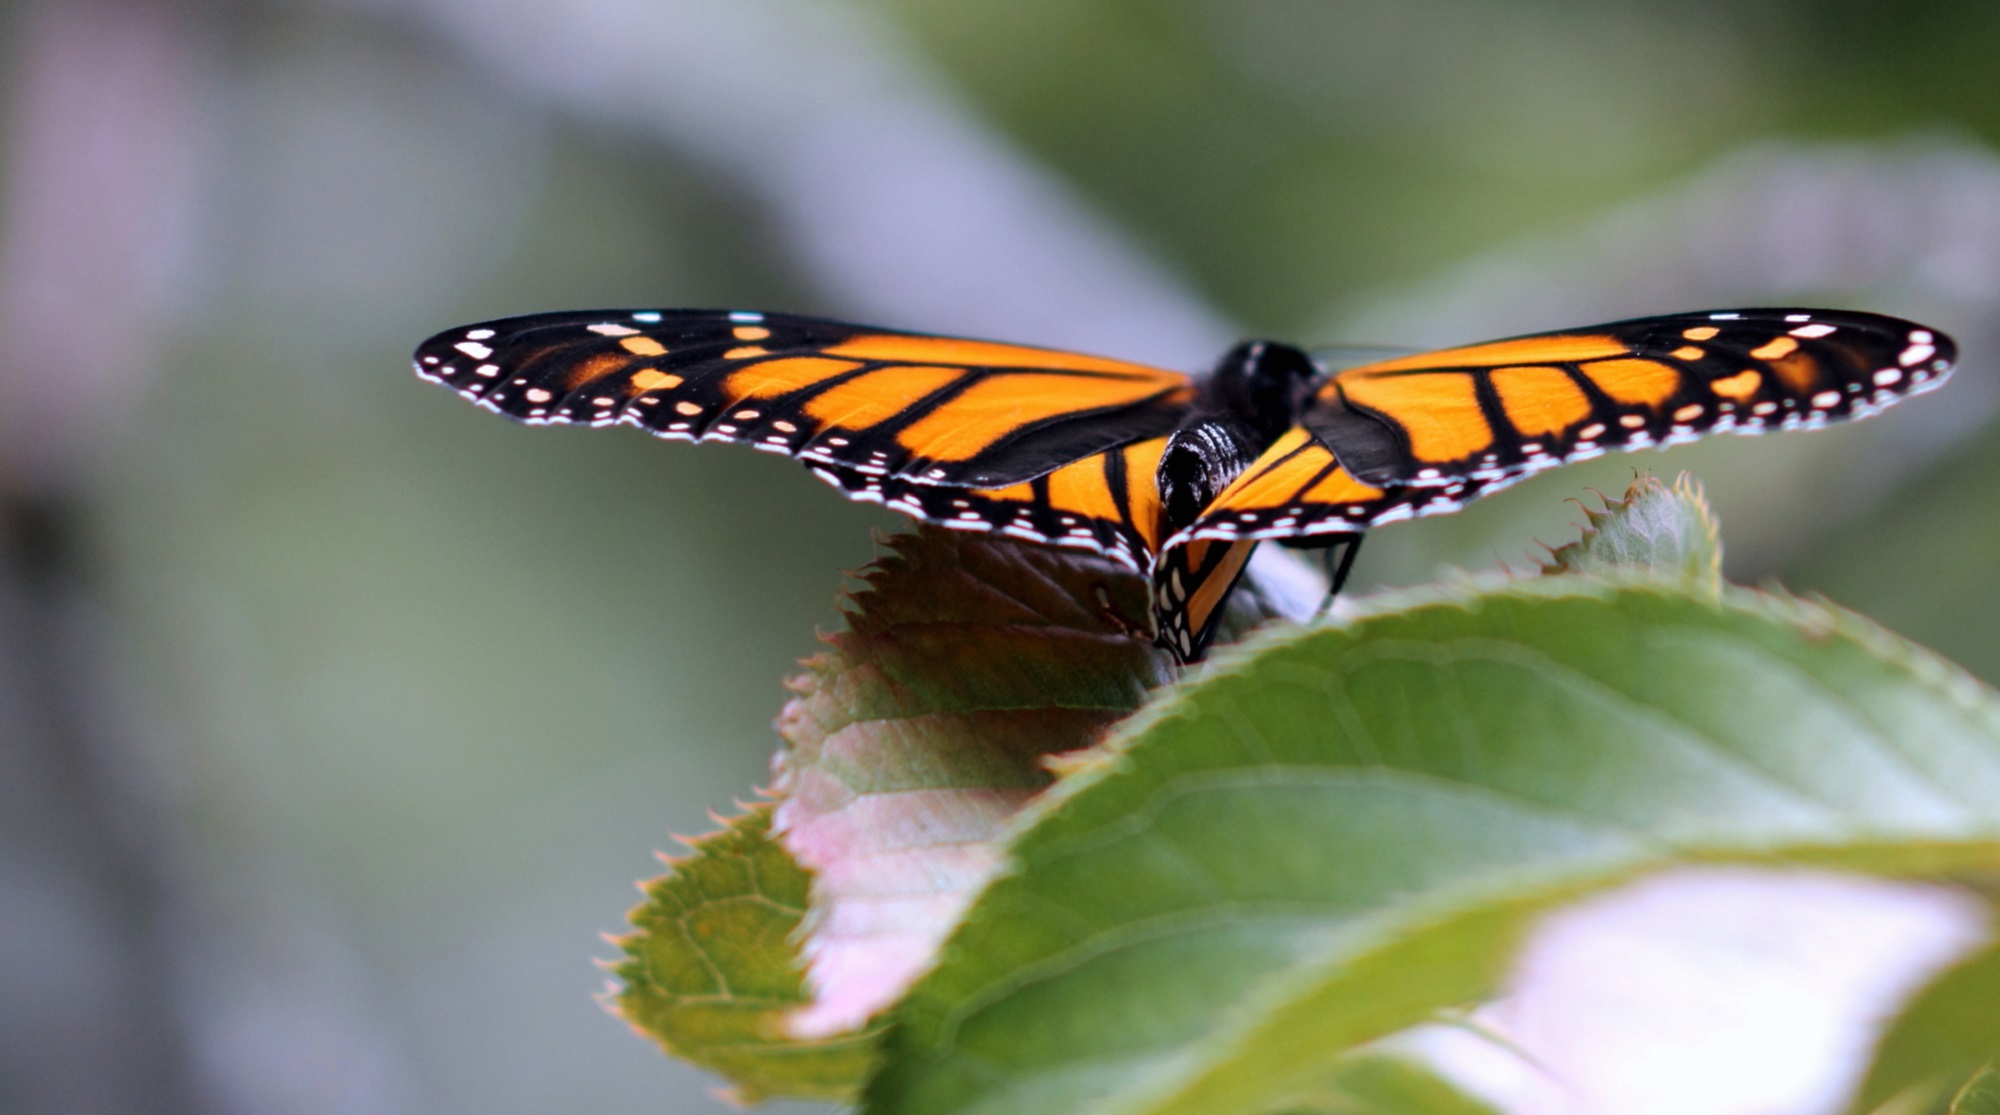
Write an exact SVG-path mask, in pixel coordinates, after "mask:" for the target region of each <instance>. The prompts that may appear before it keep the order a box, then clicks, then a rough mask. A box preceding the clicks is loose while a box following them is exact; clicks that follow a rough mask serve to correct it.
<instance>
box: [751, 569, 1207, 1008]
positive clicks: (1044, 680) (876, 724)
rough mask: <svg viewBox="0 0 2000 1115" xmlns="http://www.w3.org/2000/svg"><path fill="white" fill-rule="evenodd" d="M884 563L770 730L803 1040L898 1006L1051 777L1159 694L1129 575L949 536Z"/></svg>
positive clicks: (1158, 673)
mask: <svg viewBox="0 0 2000 1115" xmlns="http://www.w3.org/2000/svg"><path fill="white" fill-rule="evenodd" d="M889 547H890V550H889V553H887V554H886V555H885V556H883V557H882V558H881V559H880V560H878V561H877V562H876V563H875V564H874V565H873V566H872V567H871V568H870V569H868V570H867V571H865V572H864V573H863V574H862V578H863V580H864V582H865V584H866V589H865V590H864V591H863V592H861V593H860V594H858V595H857V596H856V598H855V600H854V602H853V606H852V607H851V608H850V609H849V612H848V615H847V630H845V631H841V632H839V633H837V634H834V635H829V636H825V641H826V643H827V644H828V649H827V650H826V651H825V652H824V653H822V654H820V655H818V656H816V657H814V658H811V659H808V660H807V661H806V663H805V666H806V672H805V673H804V674H803V675H802V676H800V677H798V678H795V679H794V680H793V681H792V683H791V686H792V688H793V690H794V691H795V692H796V693H797V696H796V698H795V699H793V700H792V701H791V703H790V704H788V705H786V707H785V710H784V712H783V714H781V715H780V717H779V719H778V729H779V732H780V734H782V735H783V736H784V738H785V741H786V743H787V744H788V746H787V748H786V750H785V751H784V753H783V754H782V755H781V756H780V757H779V760H778V764H777V776H776V779H775V781H774V792H775V793H776V794H777V795H778V796H779V797H780V798H781V799H782V800H781V803H780V804H779V806H778V809H777V814H776V817H777V826H776V831H777V832H778V833H779V836H780V839H782V840H783V841H784V842H785V845H786V847H788V848H789V849H791V851H792V853H793V854H794V855H796V856H797V857H798V858H799V860H800V862H802V863H804V864H806V865H807V866H808V867H810V868H811V869H812V870H813V872H814V874H815V876H816V879H817V881H816V884H815V886H814V888H813V892H812V917H811V919H810V921H809V923H808V926H809V929H810V937H809V939H808V941H807V942H806V951H805V955H806V956H807V958H808V960H809V961H810V962H811V971H810V978H811V983H812V986H813V990H814V992H815V994H814V1002H813V1004H812V1006H811V1007H810V1008H808V1009H806V1010H802V1011H801V1012H800V1013H798V1014H797V1015H796V1016H794V1017H793V1018H792V1019H791V1020H790V1022H789V1026H790V1028H791V1030H792V1032H794V1033H797V1034H801V1035H803V1036H810V1037H823V1036H827V1035H831V1034H836V1033H840V1032H842V1031H845V1030H850V1029H853V1028H855V1027H857V1026H859V1025H861V1024H862V1023H863V1022H864V1021H865V1020H866V1019H867V1018H868V1017H869V1016H870V1015H871V1014H873V1013H875V1011H876V1010H878V1009H880V1008H882V1007H885V1006H887V1005H889V1004H890V1003H893V1002H894V1001H895V1000H896V998H897V997H898V996H899V995H901V993H902V992H903V990H904V989H905V988H906V987H908V986H909V984H910V982H911V981H912V980H914V979H915V978H916V977H917V976H918V975H920V974H921V973H922V972H923V971H924V969H925V968H927V967H928V966H929V963H930V960H931V957H932V956H933V955H934V954H935V952H936V949H937V946H938V944H939V943H941V942H942V941H943V940H944V937H945V935H946V934H947V933H948V932H950V930H951V928H952V927H953V926H954V925H955V924H956V923H957V920H958V917H959V915H960V914H961V913H962V912H963V911H964V909H965V906H966V904H967V903H968V902H970V901H971V899H972V896H973V895H974V894H976V893H977V892H978V890H979V888H980V887H982V886H984V885H985V883H986V881H987V879H989V878H990V877H991V876H992V874H993V873H994V871H995V870H997V868H998V867H999V865H1000V863H1001V858H1002V857H1001V850H1000V843H999V841H1000V838H1001V836H1002V835H1003V834H1004V833H1005V832H1006V831H1008V828H1009V826H1010V824H1011V822H1012V818H1013V816H1014V814H1015V813H1016V812H1017V811H1019V809H1020V808H1021V807H1022V806H1023V805H1025V804H1026V803H1027V802H1028V800H1029V799H1030V798H1032V797H1033V796H1034V795H1036V794H1038V793H1040V792H1041V791H1042V790H1043V789H1045V788H1046V787H1047V786H1048V785H1049V783H1050V782H1051V780H1052V775H1051V773H1050V771H1049V768H1048V765H1047V764H1048V760H1049V759H1050V757H1051V756H1054V755H1058V754H1062V753H1066V752H1075V751H1079V750H1080V749H1084V748H1088V747H1090V746H1091V745H1093V744H1095V743H1096V742H1098V741H1099V739H1100V738H1101V737H1102V736H1103V734H1104V733H1105V731H1106V730H1107V729H1108V728H1109V727H1110V726H1111V725H1112V724H1114V723H1116V722H1117V721H1118V720H1120V719H1122V718H1124V717H1125V716H1127V715H1129V714H1130V713H1131V712H1132V710H1133V709H1135V708H1137V707H1139V704H1140V702H1141V701H1143V700H1144V698H1145V695H1146V692H1147V690H1148V689H1150V688H1151V687H1153V686H1155V685H1157V684H1159V683H1160V682H1162V681H1163V680H1165V679H1166V678H1167V677H1168V676H1169V673H1168V665H1167V663H1168V660H1167V659H1166V658H1165V657H1164V656H1163V655H1161V654H1160V653H1159V652H1158V651H1155V650H1154V649H1153V647H1152V645H1151V642H1150V640H1149V639H1147V638H1146V637H1145V636H1143V635H1141V634H1139V633H1138V632H1137V631H1136V629H1135V627H1134V625H1135V624H1136V623H1138V622H1143V618H1144V617H1145V616H1146V614H1147V612H1146V605H1147V587H1146V584H1145V582H1144V581H1142V580H1141V579H1140V578H1139V577H1137V576H1136V575H1134V574H1132V573H1130V572H1128V571H1126V570H1124V569H1123V568H1120V567H1118V566H1114V565H1111V564H1110V563H1108V562H1104V561H1099V560H1095V559H1090V558H1084V557H1078V556H1074V555H1070V554H1067V553H1063V552H1060V551H1056V550H1052V549H1049V548H1047V547H1041V546H1029V545H1024V544H1017V543H1013V542H1008V541H1005V540H998V539H992V538H987V537H981V536H978V535H971V534H967V533H964V532H961V531H949V530H919V531H916V532H914V533H910V534H904V535H898V536H896V537H895V538H893V539H891V540H890V541H889ZM1120 617H1133V618H1131V619H1121V618H1120Z"/></svg>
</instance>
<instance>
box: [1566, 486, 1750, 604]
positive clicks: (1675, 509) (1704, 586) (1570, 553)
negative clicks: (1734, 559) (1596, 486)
mask: <svg viewBox="0 0 2000 1115" xmlns="http://www.w3.org/2000/svg"><path fill="white" fill-rule="evenodd" d="M1599 499H1600V500H1601V501H1602V503H1603V507H1602V508H1600V509H1599V510H1596V511H1592V510H1591V509H1590V508H1589V507H1588V506H1587V505H1585V504H1583V503H1582V502H1581V501H1578V503H1577V506H1579V507H1581V508H1583V514H1584V519H1585V522H1584V526H1583V532H1582V537H1580V538H1578V539H1577V540H1576V541H1574V542H1571V543H1570V544H1568V545H1566V546H1563V547H1561V548H1559V549H1557V550H1555V551H1553V552H1552V553H1551V554H1550V555H1549V562H1548V564H1547V566H1545V568H1544V572H1547V573H1595V574H1600V575H1605V574H1609V575H1631V574H1634V573H1638V574H1644V575H1646V576H1648V577H1650V578H1652V579H1655V580H1661V581H1668V582H1672V581H1679V582H1681V583H1683V584H1684V585H1685V586H1687V587H1690V588H1693V589H1696V590H1698V591H1702V592H1707V593H1713V592H1716V591H1719V590H1720V589H1721V587H1722V537H1721V534H1720V533H1719V532H1718V530H1717V528H1716V524H1715V516H1714V514H1712V513H1711V512H1710V511H1709V509H1708V500H1707V499H1706V498H1705V497H1703V495H1702V494H1701V485H1699V484H1697V483H1695V481H1694V479H1693V478H1692V477H1690V476H1689V475H1688V474H1687V473H1682V474H1681V475H1680V478H1679V479H1677V480H1675V481H1674V485H1673V487H1671V488H1669V487H1667V486H1666V485H1665V484H1662V483H1661V482H1660V481H1659V479H1658V478H1657V477H1654V476H1653V475H1651V474H1650V473H1649V474H1646V475H1643V476H1640V477H1637V478H1636V479H1634V480H1633V481H1632V486H1631V487H1630V488H1628V489H1627V490H1626V492H1625V495H1624V497H1623V498H1613V497H1611V496H1606V495H1603V494H1601V493H1600V494H1599Z"/></svg>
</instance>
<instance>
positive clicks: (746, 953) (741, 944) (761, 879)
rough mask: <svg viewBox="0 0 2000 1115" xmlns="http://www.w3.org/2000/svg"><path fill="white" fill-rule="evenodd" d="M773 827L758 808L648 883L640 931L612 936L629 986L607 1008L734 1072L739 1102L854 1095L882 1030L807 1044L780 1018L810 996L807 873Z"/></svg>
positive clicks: (666, 1042) (690, 1057)
mask: <svg viewBox="0 0 2000 1115" xmlns="http://www.w3.org/2000/svg"><path fill="white" fill-rule="evenodd" d="M770 829H771V808H770V806H768V805H760V806H757V807H755V808H752V809H751V810H750V811H749V812H747V813H744V814H742V815H741V816H738V817H735V818H732V819H731V820H730V821H729V822H728V825H727V827H725V828H724V829H722V830H721V831H720V832H716V833H712V834H710V835H708V836H704V837H701V838H699V839H696V840H693V841H690V842H689V843H690V845H691V847H692V848H693V851H692V852H691V853H690V854H689V855H687V856H684V857H681V858H679V859H670V860H668V861H667V862H668V864H669V866H670V867H671V868H672V870H670V871H669V872H668V873H667V874H665V875H663V876H661V877H659V878H657V879H654V880H653V881H651V882H649V883H646V884H644V886H643V889H644V891H645V893H646V901H645V902H643V903H642V904H640V905H639V906H638V907H636V908H635V909H634V910H633V911H632V914H631V922H632V924H633V926H634V927H635V929H636V931H635V932H633V933H629V934H626V935H625V936H623V937H620V938H617V939H615V941H614V943H615V944H617V945H618V946H619V947H620V948H622V949H624V951H625V956H626V958H625V959H624V960H621V961H618V962H617V963H615V964H613V965H611V971H612V973H613V974H614V975H616V976H617V977H618V979H619V980H620V981H622V982H623V984H624V986H623V987H622V988H620V989H616V990H615V991H614V992H612V993H611V994H610V995H609V996H608V997H607V1005H608V1006H609V1007H610V1008H611V1009H612V1011H613V1012H614V1013H616V1014H617V1015H619V1016H620V1017H621V1018H624V1019H625V1020H626V1021H627V1022H630V1023H631V1024H632V1026H633V1028H634V1029H636V1030H638V1031H639V1032H640V1033H642V1034H645V1035H647V1036H649V1037H651V1038H653V1039H654V1040H655V1041H657V1042H659V1043H660V1045H661V1047H662V1048H664V1049H665V1050H666V1051H667V1052H668V1053H670V1054H673V1055H674V1056H676V1057H680V1058H682V1059H683V1060H687V1061H691V1062H693V1063H694V1064H697V1065H700V1066H701V1067H703V1068H706V1069H711V1070H713V1071H715V1072H719V1073H721V1074H723V1075H724V1076H727V1077H729V1078H730V1079H731V1080H732V1081H734V1082H735V1083H736V1090H735V1096H734V1098H736V1099H737V1100H739V1101H741V1102H744V1103H751V1102H755V1101H757V1100H760V1099H764V1098H766V1097H768V1096H798V1097H802V1098H807V1099H831V1100H844V1099H849V1098H851V1097H852V1096H853V1094H854V1091H855V1089H856V1088H857V1087H858V1086H859V1084H860V1082H861V1080H862V1079H863V1077H864V1076H865V1075H866V1074H867V1072H868V1068H869V1062H870V1060H871V1058H872V1056H873V1052H874V1044H875V1039H876V1035H875V1034H874V1033H861V1034H854V1035H846V1036H842V1037H840V1038H836V1039H832V1040H825V1041H800V1040H797V1039H795V1038H791V1037H788V1036H786V1035H785V1033H784V1032H783V1030H782V1027H781V1025H780V1023H781V1021H782V1019H783V1018H784V1016H785V1015H786V1014H787V1013H788V1012H790V1011H793V1010H796V1009H797V1008H798V1007H799V1006H800V1005H802V1004H804V1003H805V1002H806V999H807V996H806V989H805V980H804V978H803V976H802V975H801V973H800V965H799V959H798V945H797V942H796V939H795V938H796V934H797V932H798V929H799V925H800V922H801V921H803V920H804V918H805V911H806V889H807V887H808V886H809V885H810V882H811V876H810V875H809V874H808V873H807V872H806V870H805V869H804V868H802V867H800V866H799V865H798V863H797V862H796V861H794V860H793V859H792V857H791V855H790V854H789V853H788V852H786V851H785V849H784V848H782V847H780V846H779V845H778V843H777V842H776V841H775V840H773V839H772V838H771V834H770Z"/></svg>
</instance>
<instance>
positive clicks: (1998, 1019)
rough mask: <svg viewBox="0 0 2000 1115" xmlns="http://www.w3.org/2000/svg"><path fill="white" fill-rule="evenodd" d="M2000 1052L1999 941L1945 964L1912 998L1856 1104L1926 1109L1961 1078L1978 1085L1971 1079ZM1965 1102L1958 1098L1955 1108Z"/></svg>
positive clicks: (1873, 1107) (1877, 1055) (1878, 1055)
mask: <svg viewBox="0 0 2000 1115" xmlns="http://www.w3.org/2000/svg"><path fill="white" fill-rule="evenodd" d="M1996 1058H2000V945H1994V946H1990V947H1988V948H1986V949H1984V950H1982V951H1980V952H1977V953H1975V954H1973V955H1972V956H1969V957H1967V958H1965V959H1963V960H1961V961H1959V962H1958V963H1957V964H1954V965H1953V966H1952V967H1950V968H1948V969H1946V970H1945V971H1944V972H1942V973H1940V974H1939V975H1938V977H1937V978H1936V979H1934V980H1932V981H1931V983H1930V985H1929V986H1928V987H1925V988H1924V989H1923V990H1922V991H1921V992H1919V993H1918V994H1917V995H1916V997H1915V998H1913V999H1911V1000H1910V1002H1909V1003H1908V1004H1907V1005H1905V1007H1904V1008H1903V1012H1902V1014H1901V1015H1900V1016H1899V1017H1898V1018H1897V1019H1896V1021H1895V1023H1894V1024H1893V1025H1891V1026H1890V1027H1889V1030H1888V1032H1887V1033H1885V1034H1884V1035H1883V1037H1882V1040H1881V1042H1880V1043H1879V1044H1878V1045H1877V1047H1876V1050H1875V1063H1874V1065H1873V1066H1872V1067H1870V1068H1869V1070H1868V1078H1867V1080H1866V1082H1865V1083H1863V1084H1862V1086H1861V1092H1860V1095H1859V1096H1858V1097H1857V1099H1856V1100H1855V1103H1854V1108H1853V1110H1855V1111H1856V1112H1869V1111H1876V1110H1878V1109H1881V1108H1883V1107H1884V1106H1885V1105H1892V1104H1893V1105H1895V1106H1897V1107H1903V1108H1905V1109H1908V1110H1917V1111H1921V1110H1924V1109H1925V1108H1927V1107H1928V1106H1929V1105H1930V1103H1931V1102H1933V1101H1935V1100H1937V1099H1940V1098H1942V1097H1943V1096H1945V1095H1949V1094H1950V1093H1951V1092H1952V1091H1953V1090H1954V1089H1956V1088H1959V1087H1960V1086H1961V1085H1963V1086H1965V1087H1971V1085H1968V1084H1966V1080H1967V1078H1968V1077H1973V1076H1976V1075H1978V1074H1979V1070H1980V1069H1981V1068H1982V1067H1983V1066H1985V1065H1986V1064H1987V1063H1988V1062H1991V1061H1993V1060H1995V1059H1996ZM1981 1087H1982V1088H1987V1087H1989V1085H1982V1086H1981ZM1959 1095H1960V1096H1961V1097H1962V1096H1964V1095H1966V1093H1965V1092H1962V1091H1961V1092H1959ZM1958 1102H1959V1101H1954V1106H1953V1107H1952V1110H1953V1111H1956V1110H1958V1106H1957V1104H1958ZM1913 1104H1914V1105H1915V1106H1911V1105H1913ZM1892 1109H1893V1108H1892Z"/></svg>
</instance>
